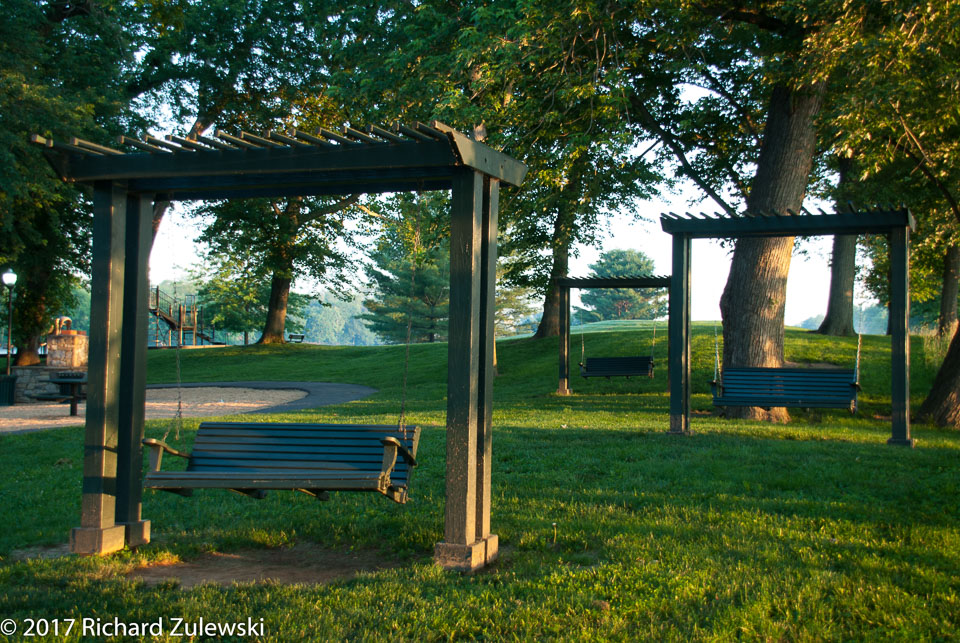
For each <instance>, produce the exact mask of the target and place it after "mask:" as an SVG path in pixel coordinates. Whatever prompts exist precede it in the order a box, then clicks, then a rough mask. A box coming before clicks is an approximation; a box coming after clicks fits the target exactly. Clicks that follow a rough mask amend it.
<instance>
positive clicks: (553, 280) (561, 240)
mask: <svg viewBox="0 0 960 643" xmlns="http://www.w3.org/2000/svg"><path fill="white" fill-rule="evenodd" d="M567 218H568V217H567V216H566V215H565V213H564V212H563V208H562V207H561V208H560V210H559V211H558V212H557V218H556V220H555V221H554V224H553V237H552V239H551V247H552V249H553V266H551V268H550V283H549V284H547V294H546V296H545V297H544V300H543V317H541V318H540V325H539V326H537V332H536V333H535V334H534V336H533V337H534V338H535V339H539V338H542V337H559V336H560V290H559V289H558V288H557V278H558V277H566V276H567V271H568V270H569V268H570V237H571V235H570V229H569V226H570V225H572V222H570V221H567Z"/></svg>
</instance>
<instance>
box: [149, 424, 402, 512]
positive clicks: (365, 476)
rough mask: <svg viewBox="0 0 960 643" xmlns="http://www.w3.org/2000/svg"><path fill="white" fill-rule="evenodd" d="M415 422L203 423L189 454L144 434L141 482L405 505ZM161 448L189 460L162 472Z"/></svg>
mask: <svg viewBox="0 0 960 643" xmlns="http://www.w3.org/2000/svg"><path fill="white" fill-rule="evenodd" d="M419 441H420V427H417V426H410V427H407V428H406V430H402V429H400V428H398V427H397V426H391V425H365V424H295V423H254V422H204V423H202V424H201V425H200V428H199V429H198V430H197V436H196V439H195V440H194V443H193V452H192V453H190V454H186V453H181V452H179V451H177V450H176V449H173V448H171V447H170V446H168V445H166V444H164V443H163V442H161V441H159V440H153V439H146V440H144V441H143V444H144V445H146V446H147V447H149V448H150V470H149V472H148V473H147V475H146V477H145V478H144V487H146V488H148V489H161V490H164V491H171V492H173V493H178V494H180V495H185V496H189V495H191V494H192V490H193V489H231V490H233V491H237V492H239V493H243V494H246V495H249V496H253V497H255V498H261V497H263V496H264V495H265V492H266V490H268V489H290V490H295V491H302V492H304V493H308V494H310V495H313V496H317V497H318V498H320V499H322V500H326V499H327V492H328V491H376V492H378V493H382V494H383V495H385V496H387V497H388V498H390V499H391V500H394V501H396V502H399V503H404V502H406V500H407V489H408V487H409V484H410V476H411V473H412V471H413V468H414V467H415V466H416V465H417V460H416V455H417V445H418V443H419ZM164 453H169V454H171V455H175V456H179V457H182V458H186V459H187V460H188V462H187V468H186V470H184V471H161V470H160V464H161V461H162V458H163V454H164Z"/></svg>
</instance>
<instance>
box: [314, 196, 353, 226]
mask: <svg viewBox="0 0 960 643" xmlns="http://www.w3.org/2000/svg"><path fill="white" fill-rule="evenodd" d="M359 200H360V195H359V194H351V195H350V196H348V197H345V198H343V199H340V200H339V201H337V202H336V203H334V204H332V205H328V206H327V207H325V208H320V209H319V210H315V211H314V212H312V213H311V214H310V216H308V217H304V218H303V220H302V221H301V222H300V225H301V226H305V225H307V224H308V223H312V222H314V221H316V220H317V219H319V218H321V217H325V216H327V215H328V214H333V213H334V212H339V211H340V210H344V209H346V208H348V207H350V206H351V205H356V203H357V201H359Z"/></svg>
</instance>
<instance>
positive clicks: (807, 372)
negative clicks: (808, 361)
mask: <svg viewBox="0 0 960 643" xmlns="http://www.w3.org/2000/svg"><path fill="white" fill-rule="evenodd" d="M710 386H711V388H712V389H713V404H714V406H761V407H766V408H771V407H779V406H784V407H802V408H837V409H844V408H846V409H850V412H851V413H856V411H857V391H859V389H860V384H859V383H858V382H857V373H856V371H855V370H853V369H845V368H762V367H751V368H747V367H737V368H725V369H723V375H722V382H717V381H713V382H710Z"/></svg>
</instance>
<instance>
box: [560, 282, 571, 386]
mask: <svg viewBox="0 0 960 643" xmlns="http://www.w3.org/2000/svg"><path fill="white" fill-rule="evenodd" d="M557 293H558V294H559V296H560V381H559V383H558V384H557V395H570V394H571V393H573V391H571V390H570V287H569V286H564V285H562V284H557Z"/></svg>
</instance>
